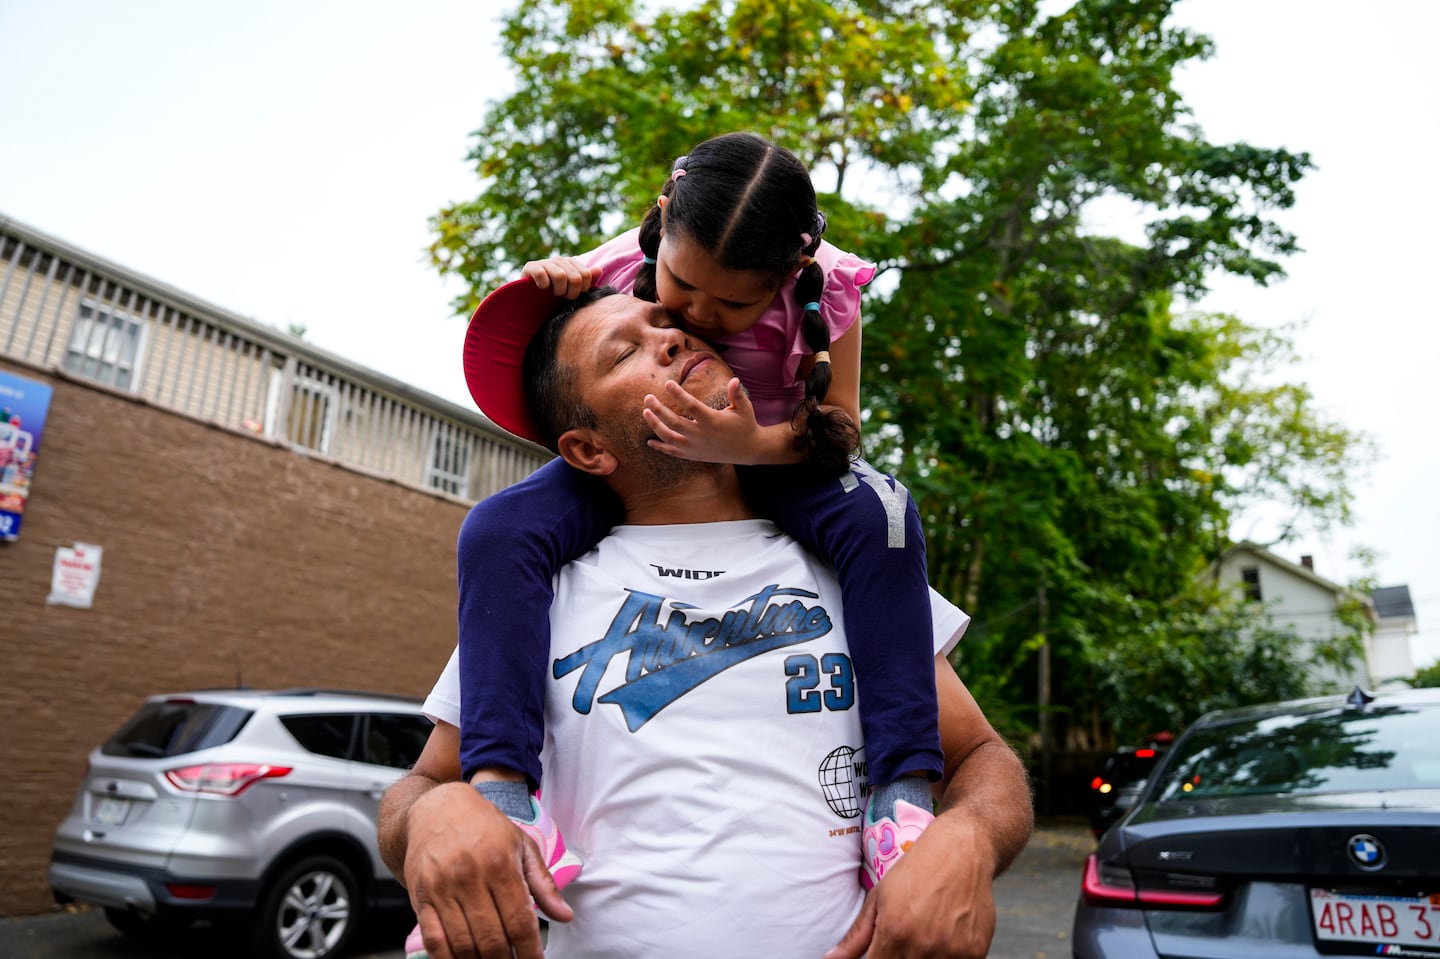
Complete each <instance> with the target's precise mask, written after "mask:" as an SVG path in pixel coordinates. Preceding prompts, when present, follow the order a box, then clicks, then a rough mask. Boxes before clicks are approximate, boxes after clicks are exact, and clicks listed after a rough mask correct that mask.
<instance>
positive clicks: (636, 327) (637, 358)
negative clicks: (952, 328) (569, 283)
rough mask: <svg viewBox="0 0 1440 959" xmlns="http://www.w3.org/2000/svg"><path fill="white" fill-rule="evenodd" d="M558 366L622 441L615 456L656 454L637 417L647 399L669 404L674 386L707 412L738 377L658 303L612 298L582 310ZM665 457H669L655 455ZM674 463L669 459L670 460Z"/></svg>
mask: <svg viewBox="0 0 1440 959" xmlns="http://www.w3.org/2000/svg"><path fill="white" fill-rule="evenodd" d="M557 359H558V360H559V362H561V363H563V364H565V365H566V366H568V367H570V368H571V369H572V370H573V371H574V373H575V380H574V382H575V389H576V392H577V393H578V395H579V396H580V397H581V398H582V399H583V400H584V402H585V403H586V405H587V406H589V407H590V408H591V409H592V410H593V411H594V412H595V414H596V417H597V421H598V422H599V424H600V425H599V429H600V431H601V432H602V433H604V434H606V435H607V436H610V437H612V438H613V439H616V440H618V441H620V442H619V443H618V446H619V448H617V449H615V450H612V452H614V453H616V454H617V455H619V456H621V457H626V455H627V453H628V451H630V450H639V451H644V452H647V453H649V452H651V451H650V449H649V447H648V446H647V445H646V444H645V441H646V440H648V439H650V438H651V436H652V435H653V434H652V433H651V432H650V428H649V426H647V425H646V424H645V420H644V418H643V417H641V415H640V411H641V410H642V409H643V408H644V400H645V396H646V395H647V394H653V395H655V396H657V397H659V398H660V400H661V402H665V389H664V386H665V382H666V381H667V380H674V381H675V382H677V383H679V384H680V385H681V386H682V387H683V388H684V389H685V390H686V392H688V393H690V394H691V395H692V396H694V397H696V398H697V399H699V400H700V401H701V402H702V403H705V404H706V405H707V406H711V407H714V408H716V409H723V408H724V407H725V406H726V405H728V397H727V395H726V387H727V385H728V384H729V382H730V379H731V377H732V376H734V373H732V372H731V370H730V367H729V366H728V365H727V364H726V363H725V361H724V360H722V359H720V357H719V356H718V355H717V354H716V353H715V352H714V351H713V350H712V349H711V348H710V347H709V345H708V344H706V343H705V342H704V341H702V340H699V339H697V338H695V337H694V336H692V335H690V334H688V333H686V332H685V331H684V330H682V329H680V328H679V327H678V326H676V325H675V321H674V319H673V318H671V316H670V314H669V313H667V312H665V308H664V307H662V306H660V305H659V304H658V303H647V302H645V301H644V300H637V299H636V298H635V297H633V296H625V295H615V296H607V297H605V298H604V299H602V300H599V301H598V302H596V303H593V304H591V305H590V306H586V307H583V308H582V309H581V310H580V311H579V312H578V313H576V314H575V315H574V317H572V318H571V320H570V322H569V323H568V324H567V326H566V328H565V332H564V333H563V334H562V336H561V338H560V344H559V349H558V355H557ZM655 455H659V456H664V454H655ZM665 458H666V459H670V457H665Z"/></svg>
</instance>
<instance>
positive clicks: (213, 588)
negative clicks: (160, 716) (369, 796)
mask: <svg viewBox="0 0 1440 959" xmlns="http://www.w3.org/2000/svg"><path fill="white" fill-rule="evenodd" d="M0 370H5V371H7V372H11V373H14V374H16V375H18V376H23V377H26V378H28V379H32V380H38V381H41V382H48V383H50V384H51V385H52V386H53V387H54V389H55V395H54V399H53V400H52V402H51V407H50V412H49V415H48V418H47V420H46V423H45V429H44V433H43V436H42V438H41V443H40V456H39V459H38V462H37V465H36V470H35V479H34V484H33V487H32V490H31V495H30V501H29V505H28V507H27V509H26V513H25V521H24V525H23V527H22V529H21V533H20V538H19V540H18V541H16V542H13V543H12V542H0V590H3V593H0V595H3V597H4V603H3V608H0V673H3V686H0V716H3V723H4V727H3V728H4V733H3V735H0V770H3V772H4V780H5V788H4V794H5V814H4V816H3V817H0V915H15V914H21V913H30V912H41V911H45V910H47V909H49V908H51V906H52V900H51V897H50V892H49V886H48V885H47V883H46V880H45V867H46V863H47V861H48V857H49V852H50V839H51V835H52V833H53V831H54V828H55V826H56V824H57V823H58V822H59V820H60V819H61V817H63V816H64V814H65V813H66V811H67V810H68V808H69V805H70V802H71V799H72V797H73V795H74V792H75V788H76V787H77V786H78V785H79V782H80V779H81V776H82V774H83V772H84V768H85V757H86V754H87V753H88V752H89V750H90V749H91V748H93V747H94V746H96V745H97V744H98V743H99V742H100V741H101V740H102V739H103V738H104V737H105V736H106V735H108V734H109V733H110V732H112V731H113V730H114V729H115V727H116V726H117V725H118V724H119V723H120V722H121V721H122V720H123V719H125V718H126V717H127V716H128V715H129V714H130V713H131V712H132V711H133V710H134V709H135V707H136V706H137V705H138V704H139V702H140V700H141V699H142V698H143V697H145V696H147V695H151V694H153V693H159V692H171V691H179V690H185V689H189V688H194V687H200V686H227V685H232V684H233V683H234V682H235V680H236V675H237V669H238V670H239V671H240V672H241V674H243V678H244V683H245V684H246V685H248V686H252V687H256V688H264V687H287V686H327V687H342V688H349V689H365V690H381V691H388V692H400V693H408V694H414V695H422V694H423V693H425V692H426V691H428V689H429V688H430V684H431V683H432V682H433V680H434V678H435V676H436V675H437V674H438V673H439V671H440V669H441V667H442V666H443V665H444V663H445V659H446V657H447V656H448V655H449V653H450V650H451V649H452V647H453V646H454V643H455V626H454V623H455V601H454V594H455V572H454V542H455V534H456V532H457V531H458V529H459V525H460V522H461V520H462V519H463V518H464V515H465V511H466V508H465V506H463V505H462V504H460V503H457V502H453V501H448V500H445V499H443V498H440V497H437V496H432V495H429V494H426V493H423V492H420V491H418V490H415V489H411V488H409V487H406V486H402V485H399V484H395V483H391V482H387V481H384V480H380V479H375V478H373V477H370V476H366V475H363V474H360V473H356V472H353V471H350V470H348V469H345V468H343V467H339V466H336V465H333V464H331V463H328V462H324V461H321V460H317V459H312V458H309V457H306V456H302V455H300V454H297V453H295V452H293V451H291V450H289V449H287V448H281V447H277V446H274V445H271V444H269V443H266V442H262V441H257V440H255V439H254V438H251V437H248V436H245V435H240V434H237V433H232V432H229V431H226V430H223V429H219V428H216V427H212V426H207V425H205V424H203V423H199V422H196V421H194V420H190V419H187V418H184V417H181V416H177V415H173V414H171V413H168V412H165V411H163V410H160V409H157V408H155V407H152V406H149V405H147V404H145V403H142V402H138V401H135V400H133V399H130V398H128V397H124V396H120V395H117V394H114V393H110V392H106V391H104V390H99V389H93V388H90V387H87V386H83V385H80V384H77V383H75V382H72V381H69V380H65V379H61V378H59V377H54V376H48V375H46V374H43V373H40V372H37V371H36V370H34V369H31V368H28V367H24V366H21V365H19V364H12V363H9V362H7V361H3V360H0ZM76 542H84V543H93V544H96V545H98V546H101V547H103V549H104V554H103V560H102V568H101V576H100V584H99V588H98V590H97V592H96V595H95V603H94V606H93V608H91V609H72V608H69V607H65V606H50V605H47V603H46V597H47V596H48V595H49V591H50V574H51V568H52V565H53V563H54V558H55V550H56V548H57V547H60V546H70V545H73V544H74V543H76Z"/></svg>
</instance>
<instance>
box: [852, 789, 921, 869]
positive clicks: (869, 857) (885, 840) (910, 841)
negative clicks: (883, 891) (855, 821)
mask: <svg viewBox="0 0 1440 959" xmlns="http://www.w3.org/2000/svg"><path fill="white" fill-rule="evenodd" d="M934 821H935V816H934V814H933V813H931V812H930V810H928V809H921V808H920V807H919V806H916V805H913V804H911V803H908V802H906V801H905V800H903V799H901V800H897V801H896V803H895V818H893V819H892V818H890V817H889V816H886V817H885V818H884V819H881V820H880V821H879V822H876V821H874V820H872V819H871V818H870V810H869V809H868V808H867V809H866V811H865V829H864V831H863V832H861V834H860V838H861V842H862V844H863V848H862V849H861V852H860V885H862V886H864V887H865V888H866V889H874V888H875V884H876V883H877V882H879V881H880V879H881V877H883V876H884V875H885V873H886V872H887V871H889V869H890V867H892V866H894V865H895V863H896V862H897V861H898V860H899V859H900V857H901V856H903V855H904V854H905V853H906V851H907V850H909V848H910V847H911V846H912V845H914V843H915V840H917V839H919V838H920V834H921V833H922V832H924V831H925V827H926V826H928V825H930V824H931V823H932V822H934Z"/></svg>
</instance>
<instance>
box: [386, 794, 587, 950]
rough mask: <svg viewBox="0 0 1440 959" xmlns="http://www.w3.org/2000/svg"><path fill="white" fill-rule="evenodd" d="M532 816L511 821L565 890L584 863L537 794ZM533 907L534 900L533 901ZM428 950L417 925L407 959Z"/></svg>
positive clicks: (532, 800) (557, 885) (408, 940)
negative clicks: (535, 848)
mask: <svg viewBox="0 0 1440 959" xmlns="http://www.w3.org/2000/svg"><path fill="white" fill-rule="evenodd" d="M530 811H531V817H530V821H529V822H523V821H521V820H519V819H514V818H512V819H511V820H510V821H511V822H513V823H514V824H515V825H517V826H519V827H520V831H521V832H523V833H525V835H527V836H529V837H530V838H531V839H533V840H534V841H535V845H536V846H537V847H539V849H540V855H541V856H543V857H544V858H545V865H546V866H548V867H549V869H550V875H551V876H553V877H554V879H555V888H556V889H564V888H565V887H566V886H568V885H570V883H572V882H574V881H575V877H576V876H578V875H580V870H581V868H582V867H583V866H584V863H583V862H581V860H580V857H579V856H577V855H576V854H575V852H574V851H573V850H571V849H570V848H569V847H568V846H566V845H565V839H564V837H563V836H561V835H560V829H559V827H558V826H556V825H555V820H553V819H551V818H550V814H549V813H548V812H546V811H545V807H544V806H542V805H540V800H539V799H537V798H536V797H534V796H531V797H530ZM531 905H532V906H533V905H534V903H531ZM428 955H429V954H428V953H427V952H426V951H425V940H424V938H423V937H422V936H421V934H420V926H419V925H418V924H417V925H416V926H415V928H414V929H411V930H410V935H408V936H406V937H405V959H427V957H428Z"/></svg>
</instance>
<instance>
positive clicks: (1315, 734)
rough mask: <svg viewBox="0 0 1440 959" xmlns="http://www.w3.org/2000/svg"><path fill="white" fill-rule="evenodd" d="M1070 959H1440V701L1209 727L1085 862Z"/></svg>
mask: <svg viewBox="0 0 1440 959" xmlns="http://www.w3.org/2000/svg"><path fill="white" fill-rule="evenodd" d="M1073 948H1074V955H1075V957H1076V959H1157V957H1161V956H1167V957H1168V956H1186V957H1190V959H1211V957H1214V959H1220V957H1225V959H1250V957H1276V959H1280V957H1284V959H1294V957H1311V956H1334V955H1356V956H1358V955H1369V956H1375V955H1381V956H1440V689H1417V690H1408V691H1403V692H1387V693H1379V694H1374V695H1367V694H1363V693H1361V692H1360V691H1359V690H1357V691H1356V693H1355V694H1352V695H1351V696H1350V697H1348V698H1347V697H1329V698H1324V699H1312V700H1302V701H1296V702H1289V703H1277V704H1272V705H1267V706H1256V707H1250V708H1246V709H1239V710H1229V711H1223V712H1217V713H1211V714H1209V715H1207V716H1204V717H1202V718H1201V719H1200V720H1199V721H1197V722H1196V723H1195V724H1194V725H1193V726H1191V727H1190V729H1189V730H1187V731H1186V732H1185V734H1184V735H1182V736H1181V737H1180V738H1179V739H1178V740H1177V741H1176V743H1175V745H1174V746H1173V747H1172V748H1171V749H1170V751H1169V752H1168V754H1167V755H1166V756H1165V758H1164V759H1163V761H1162V762H1161V763H1160V764H1159V765H1158V766H1157V767H1156V769H1155V771H1154V774H1153V775H1152V777H1151V782H1150V784H1149V786H1148V787H1147V788H1146V789H1145V791H1144V793H1143V794H1142V795H1141V797H1140V800H1139V802H1138V803H1137V804H1136V805H1135V806H1134V807H1133V808H1132V809H1131V810H1130V812H1129V813H1127V814H1126V815H1125V816H1124V817H1123V818H1122V819H1121V820H1120V821H1119V822H1118V823H1117V824H1116V825H1115V826H1114V827H1113V828H1112V829H1110V830H1109V831H1108V832H1107V833H1106V834H1105V835H1104V837H1103V838H1102V839H1101V841H1100V846H1099V849H1098V851H1097V852H1096V853H1095V854H1094V855H1093V856H1091V857H1090V859H1089V861H1088V862H1087V863H1086V866H1085V873H1084V877H1083V880H1082V892H1081V900H1080V904H1079V906H1078V907H1077V909H1076V912H1075V926H1074V937H1073Z"/></svg>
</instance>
